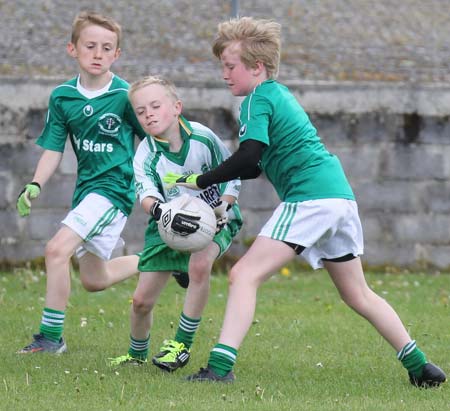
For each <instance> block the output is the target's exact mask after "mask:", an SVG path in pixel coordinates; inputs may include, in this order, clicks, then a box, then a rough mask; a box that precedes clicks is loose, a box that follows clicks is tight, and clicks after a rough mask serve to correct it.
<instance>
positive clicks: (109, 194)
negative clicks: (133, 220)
mask: <svg viewBox="0 0 450 411" xmlns="http://www.w3.org/2000/svg"><path fill="white" fill-rule="evenodd" d="M128 87H129V85H128V83H127V82H126V81H124V80H123V79H121V78H120V77H117V76H113V78H112V80H111V83H110V84H108V85H107V86H106V87H105V88H104V89H103V90H98V91H97V92H89V91H87V90H84V89H83V88H82V87H81V85H80V83H79V78H78V77H75V78H73V79H71V80H69V81H67V82H66V83H64V84H61V85H59V86H58V87H56V88H55V89H54V90H53V92H52V94H51V96H50V101H49V108H48V112H47V119H46V124H45V128H44V130H43V132H42V134H41V135H40V136H39V138H38V140H37V144H38V145H40V146H41V147H43V148H44V149H46V150H53V151H58V152H63V151H64V147H65V144H66V140H67V136H69V139H70V142H71V144H72V147H73V150H74V152H75V155H76V158H77V162H78V168H77V182H76V186H75V191H74V194H73V200H72V208H75V207H76V206H77V205H78V204H79V203H80V201H81V200H83V198H84V197H86V195H88V194H89V193H97V194H99V195H102V196H104V197H106V198H108V199H109V200H110V201H111V202H112V204H114V205H115V206H116V207H118V208H119V209H120V210H121V211H122V212H123V213H124V214H125V215H129V214H130V212H131V209H132V207H133V204H134V201H135V193H134V180H133V155H134V139H135V135H138V136H139V137H140V138H144V137H145V133H144V131H143V130H142V129H141V127H140V125H139V123H138V121H137V119H136V117H135V115H134V112H133V109H132V107H131V105H130V103H129V101H128Z"/></svg>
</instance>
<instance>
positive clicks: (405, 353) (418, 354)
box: [397, 340, 427, 378]
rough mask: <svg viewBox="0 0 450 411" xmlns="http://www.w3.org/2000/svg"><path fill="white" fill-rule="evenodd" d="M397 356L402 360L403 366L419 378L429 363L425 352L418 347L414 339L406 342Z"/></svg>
mask: <svg viewBox="0 0 450 411" xmlns="http://www.w3.org/2000/svg"><path fill="white" fill-rule="evenodd" d="M397 358H398V359H399V360H400V361H401V362H402V364H403V366H404V367H405V368H406V369H407V370H408V372H409V373H411V374H412V375H414V376H415V377H417V378H420V377H421V376H422V370H423V367H424V365H425V364H426V363H427V358H426V357H425V354H424V353H423V352H422V351H421V350H420V349H419V348H418V347H417V345H416V342H415V341H414V340H413V341H411V342H409V343H408V344H406V345H405V346H404V347H403V348H402V349H401V350H400V352H399V353H398V354H397Z"/></svg>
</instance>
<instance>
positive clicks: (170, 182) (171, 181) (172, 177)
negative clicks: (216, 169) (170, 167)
mask: <svg viewBox="0 0 450 411" xmlns="http://www.w3.org/2000/svg"><path fill="white" fill-rule="evenodd" d="M199 175H200V174H187V175H185V176H184V175H183V174H176V173H167V174H166V175H165V176H164V177H163V181H164V182H165V183H166V185H167V187H168V188H170V187H173V186H182V187H187V188H190V189H191V190H201V188H200V187H199V186H198V185H197V178H198V176H199Z"/></svg>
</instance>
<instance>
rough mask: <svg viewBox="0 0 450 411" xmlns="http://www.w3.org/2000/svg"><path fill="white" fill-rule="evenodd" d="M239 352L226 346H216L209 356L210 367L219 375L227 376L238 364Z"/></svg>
mask: <svg viewBox="0 0 450 411" xmlns="http://www.w3.org/2000/svg"><path fill="white" fill-rule="evenodd" d="M236 356H237V350H236V349H235V348H233V347H230V346H228V345H225V344H216V345H215V346H214V348H213V349H212V351H211V352H210V354H209V360H208V367H209V368H211V369H212V370H213V371H214V372H215V373H216V374H217V375H220V376H221V377H224V376H225V375H227V374H228V373H229V372H230V371H231V370H232V369H233V366H234V363H235V362H236Z"/></svg>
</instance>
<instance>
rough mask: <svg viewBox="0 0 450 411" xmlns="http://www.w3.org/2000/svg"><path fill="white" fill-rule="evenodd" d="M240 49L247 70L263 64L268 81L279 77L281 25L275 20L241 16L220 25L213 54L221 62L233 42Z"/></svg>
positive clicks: (213, 46)
mask: <svg viewBox="0 0 450 411" xmlns="http://www.w3.org/2000/svg"><path fill="white" fill-rule="evenodd" d="M235 42H236V43H239V44H240V46H241V55H240V58H241V61H242V62H243V63H244V64H245V66H246V67H248V68H255V67H256V62H258V61H259V62H261V63H263V64H264V66H265V68H266V70H267V75H268V76H269V78H276V77H277V75H278V68H279V65H280V53H281V25H280V24H279V23H277V22H275V21H273V20H265V19H260V20H257V19H254V18H252V17H241V18H237V19H231V20H229V21H226V22H223V23H220V24H219V25H218V30H217V35H216V38H215V39H214V42H213V45H212V51H213V54H214V55H215V56H216V57H217V58H218V59H220V56H221V55H222V53H223V51H224V50H225V48H226V47H228V46H229V45H230V44H231V43H235Z"/></svg>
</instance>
